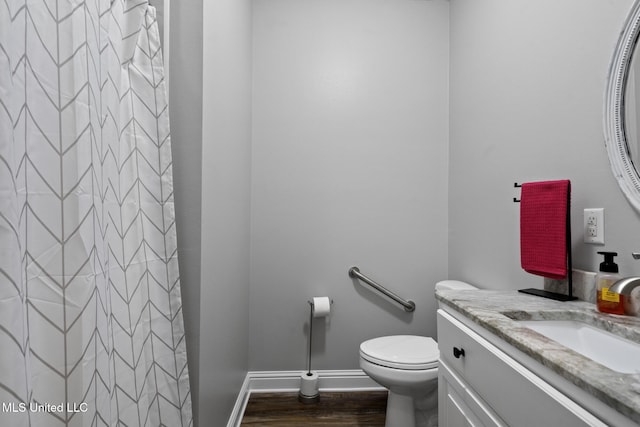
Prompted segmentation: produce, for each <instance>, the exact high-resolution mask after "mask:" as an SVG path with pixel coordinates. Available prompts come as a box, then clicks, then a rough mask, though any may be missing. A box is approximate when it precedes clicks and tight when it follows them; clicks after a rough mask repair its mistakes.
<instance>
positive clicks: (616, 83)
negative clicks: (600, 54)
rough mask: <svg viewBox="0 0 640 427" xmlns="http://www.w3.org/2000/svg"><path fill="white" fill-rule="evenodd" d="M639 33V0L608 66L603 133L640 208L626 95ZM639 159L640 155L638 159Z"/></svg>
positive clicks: (619, 176) (624, 186)
mask: <svg viewBox="0 0 640 427" xmlns="http://www.w3.org/2000/svg"><path fill="white" fill-rule="evenodd" d="M639 35H640V0H636V1H635V2H634V4H633V6H632V7H631V10H630V12H629V16H628V17H627V20H626V22H625V24H624V27H623V29H622V32H621V33H620V38H619V39H618V44H617V45H616V50H615V52H614V53H613V59H612V61H611V65H610V67H609V75H608V78H607V86H606V90H605V99H604V136H605V141H604V143H605V146H606V148H607V154H608V155H609V162H610V163H611V170H612V171H613V175H614V176H615V178H616V180H617V181H618V185H619V186H620V189H621V190H622V192H623V193H624V195H625V196H626V197H627V200H628V201H629V203H631V205H632V206H633V207H634V208H635V209H636V211H638V212H640V176H638V172H637V171H636V168H635V167H634V165H633V161H632V159H631V156H630V155H629V149H628V147H627V135H626V132H625V116H624V112H625V110H624V98H625V86H626V83H627V76H628V74H629V68H630V66H631V56H632V55H633V49H634V47H635V46H636V42H637V41H638V36H639ZM636 161H637V162H638V161H640V159H636Z"/></svg>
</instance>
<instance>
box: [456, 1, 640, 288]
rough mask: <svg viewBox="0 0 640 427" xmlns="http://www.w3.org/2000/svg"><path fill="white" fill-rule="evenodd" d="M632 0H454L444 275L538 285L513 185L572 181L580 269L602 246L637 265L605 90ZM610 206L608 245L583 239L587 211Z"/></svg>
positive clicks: (632, 217) (634, 227) (629, 266)
mask: <svg viewBox="0 0 640 427" xmlns="http://www.w3.org/2000/svg"><path fill="white" fill-rule="evenodd" d="M631 3H632V2H631V0H621V1H601V0H570V1H561V2H559V1H555V0H542V1H536V2H531V1H525V0H509V1H505V0H451V77H450V79H451V92H450V102H451V123H450V132H451V134H450V187H449V225H450V232H449V276H450V277H451V278H456V279H462V280H468V281H472V282H475V283H477V284H478V285H480V286H482V287H486V288H493V289H518V288H523V287H530V286H536V287H540V286H541V285H542V279H541V278H539V277H537V276H533V275H529V274H527V273H524V272H523V271H522V270H521V269H520V258H519V257H520V248H519V238H518V236H519V229H518V227H519V207H518V205H517V204H514V203H512V197H514V196H517V195H518V191H517V190H516V189H514V188H513V183H514V182H516V181H517V182H523V181H524V182H526V181H535V180H546V179H560V178H569V179H571V181H572V195H573V198H572V211H573V215H572V223H573V228H572V231H573V251H574V266H575V267H577V268H581V269H586V270H592V271H594V270H595V269H597V267H598V264H599V262H600V261H599V256H597V255H596V252H597V251H599V250H603V249H605V248H606V249H607V250H615V251H617V252H619V253H620V260H619V262H620V268H621V273H623V274H638V273H640V263H636V264H633V261H632V258H631V251H636V250H638V248H639V246H638V242H637V235H638V234H637V231H638V228H639V225H640V222H639V221H638V219H639V218H638V215H637V214H635V213H634V212H632V210H631V208H630V206H629V204H628V203H627V201H626V200H625V198H624V197H623V195H622V193H621V192H620V190H619V189H618V186H617V185H616V182H615V180H614V178H613V176H612V174H611V171H610V168H609V163H608V158H607V154H606V151H605V147H604V143H603V131H602V117H603V94H604V87H605V82H606V77H607V70H608V67H609V63H610V61H611V57H612V54H613V48H614V46H615V43H616V41H617V38H618V34H619V32H620V30H621V28H622V24H623V22H624V20H625V17H626V14H627V11H628V10H629V8H630V5H631ZM591 207H593V208H597V207H603V208H605V234H606V235H605V238H606V245H604V246H594V245H586V244H584V243H582V238H583V236H582V221H583V219H582V211H583V209H584V208H591Z"/></svg>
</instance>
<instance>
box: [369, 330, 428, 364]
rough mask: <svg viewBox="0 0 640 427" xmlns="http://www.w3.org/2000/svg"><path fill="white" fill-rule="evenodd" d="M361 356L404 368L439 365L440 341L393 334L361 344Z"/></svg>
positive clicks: (373, 361)
mask: <svg viewBox="0 0 640 427" xmlns="http://www.w3.org/2000/svg"><path fill="white" fill-rule="evenodd" d="M360 356H361V357H362V358H363V359H365V360H368V361H369V362H371V363H375V364H376V365H381V366H386V367H389V368H395V369H404V370H422V369H434V368H437V367H438V357H440V352H439V350H438V343H436V342H435V341H434V339H433V338H431V337H420V336H415V335H392V336H387V337H380V338H373V339H370V340H368V341H365V342H363V343H362V344H360Z"/></svg>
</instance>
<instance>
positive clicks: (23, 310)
mask: <svg viewBox="0 0 640 427" xmlns="http://www.w3.org/2000/svg"><path fill="white" fill-rule="evenodd" d="M173 209H174V207H173V188H172V168H171V147H170V138H169V118H168V106H167V96H166V91H165V81H164V79H163V64H162V55H161V49H160V42H159V36H158V31H157V23H156V18H155V10H154V9H153V8H152V7H151V6H149V5H148V2H147V1H146V0H86V1H83V0H3V1H1V2H0V404H1V405H2V408H0V409H1V411H0V426H44V427H55V426H102V425H108V426H120V425H122V426H161V425H165V426H171V427H177V426H189V425H191V422H192V421H191V396H190V391H189V379H188V372H187V358H186V350H185V334H184V328H183V323H182V304H181V299H180V285H179V276H178V261H177V243H176V231H175V220H174V211H173Z"/></svg>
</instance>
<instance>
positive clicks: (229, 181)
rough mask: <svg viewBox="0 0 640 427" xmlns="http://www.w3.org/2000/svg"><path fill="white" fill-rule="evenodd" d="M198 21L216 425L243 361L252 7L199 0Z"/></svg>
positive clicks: (208, 406)
mask: <svg viewBox="0 0 640 427" xmlns="http://www.w3.org/2000/svg"><path fill="white" fill-rule="evenodd" d="M203 17H204V18H203V19H204V22H205V23H206V25H204V30H203V40H204V41H203V75H204V76H205V78H204V82H203V88H202V97H203V102H202V111H203V117H204V120H203V124H202V266H201V289H200V297H201V299H200V360H199V378H200V386H199V396H198V398H199V402H200V403H199V420H200V425H202V426H222V425H225V423H226V421H227V419H228V417H229V414H230V412H231V409H232V408H233V404H234V402H235V399H236V397H237V394H238V391H239V389H240V386H241V384H242V381H243V380H244V377H245V375H246V372H247V358H248V340H249V335H248V311H249V267H248V266H249V207H250V200H249V198H250V177H251V169H250V168H251V163H250V161H251V2H250V0H216V1H205V2H203ZM197 160H198V159H194V161H197Z"/></svg>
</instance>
